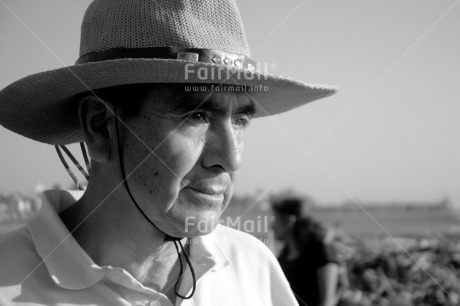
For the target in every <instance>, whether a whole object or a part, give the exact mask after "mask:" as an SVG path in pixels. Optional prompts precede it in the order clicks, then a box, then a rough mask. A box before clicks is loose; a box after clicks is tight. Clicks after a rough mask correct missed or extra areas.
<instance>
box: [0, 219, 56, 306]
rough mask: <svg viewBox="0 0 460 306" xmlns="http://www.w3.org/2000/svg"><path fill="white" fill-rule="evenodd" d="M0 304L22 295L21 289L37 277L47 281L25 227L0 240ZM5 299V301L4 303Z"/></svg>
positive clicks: (43, 268) (44, 270) (47, 276)
mask: <svg viewBox="0 0 460 306" xmlns="http://www.w3.org/2000/svg"><path fill="white" fill-rule="evenodd" d="M0 262H1V264H0V275H1V277H0V297H1V298H0V304H1V305H4V304H2V303H6V304H7V305H8V303H10V302H11V301H14V300H15V299H16V298H17V297H19V296H20V295H21V294H23V287H24V286H28V285H30V282H31V281H35V280H36V278H37V277H39V278H40V279H41V282H42V283H46V281H45V279H48V280H49V275H48V274H47V273H46V268H45V267H44V265H43V264H42V260H41V258H40V256H39V255H38V253H37V251H36V249H35V245H34V242H33V240H32V236H31V234H30V232H29V229H28V228H27V226H24V227H22V228H19V229H18V230H16V231H13V232H11V233H8V234H6V235H5V236H2V237H1V238H0ZM5 299H7V300H6V301H5Z"/></svg>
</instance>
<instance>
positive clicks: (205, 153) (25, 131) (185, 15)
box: [0, 0, 334, 306]
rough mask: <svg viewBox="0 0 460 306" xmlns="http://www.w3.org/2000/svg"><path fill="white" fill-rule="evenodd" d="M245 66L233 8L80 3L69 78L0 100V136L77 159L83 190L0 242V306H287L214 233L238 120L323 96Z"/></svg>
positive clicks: (15, 87)
mask: <svg viewBox="0 0 460 306" xmlns="http://www.w3.org/2000/svg"><path fill="white" fill-rule="evenodd" d="M256 66H257V64H256V63H255V62H254V61H253V60H252V59H251V58H250V57H249V49H248V46H247V42H246V38H245V35H244V30H243V26H242V22H241V19H240V16H239V12H238V10H237V8H236V4H235V3H234V2H233V1H231V0H220V1H216V0H202V1H192V0H188V1H187V0H183V1H170V0H169V1H167V0H163V1H152V0H119V1H113V0H96V1H94V2H93V3H92V4H91V5H90V7H89V8H88V10H87V12H86V14H85V18H84V20H83V25H82V36H81V49H80V58H79V59H78V61H77V64H76V65H74V66H71V67H66V68H61V69H57V70H53V71H47V72H43V73H40V74H36V75H32V76H29V77H26V78H24V79H22V80H19V81H17V82H15V83H13V84H11V85H10V86H8V87H7V88H5V89H3V90H2V91H1V92H0V123H1V124H2V125H3V126H5V127H6V128H8V129H10V130H12V131H15V132H17V133H19V134H22V135H24V136H26V137H29V138H32V139H34V140H37V141H41V142H45V143H49V144H53V145H64V144H69V143H74V142H81V141H84V142H85V143H86V146H87V148H88V151H89V155H90V157H91V165H90V175H89V181H88V186H87V189H86V191H85V192H84V193H83V192H81V191H48V192H45V194H44V200H43V205H42V209H41V211H40V212H39V213H38V215H37V216H36V217H34V218H33V219H32V220H31V221H30V222H29V224H28V225H27V227H24V228H22V229H20V230H18V231H16V232H14V233H12V234H10V235H8V236H6V237H3V238H2V240H1V241H0V262H1V265H0V304H1V305H87V304H88V305H89V304H91V305H204V306H205V305H213V306H215V305H297V303H296V301H295V297H294V295H293V293H292V292H291V290H290V288H289V284H288V283H287V281H286V279H285V277H284V275H283V273H282V271H281V269H280V267H279V265H278V263H277V262H276V259H275V258H274V257H273V255H272V254H271V253H270V251H269V250H268V249H267V248H266V247H265V246H264V245H263V244H262V243H261V242H259V241H258V240H257V239H255V238H253V237H251V236H250V235H247V234H244V233H241V232H238V231H235V230H231V229H229V228H226V227H223V226H220V225H218V220H219V217H220V215H221V213H222V211H223V209H225V207H226V206H227V205H228V203H229V201H230V198H231V195H232V192H233V188H232V186H233V179H234V174H235V173H236V172H237V170H238V169H239V167H240V164H241V160H242V153H243V135H244V131H245V128H246V127H247V124H248V123H249V121H250V120H251V119H252V118H253V117H262V116H267V115H272V114H276V113H280V112H283V111H287V110H289V109H292V108H294V107H297V106H300V105H302V104H305V103H307V102H310V101H312V100H315V99H319V98H322V97H325V96H328V95H330V94H332V93H333V92H334V90H333V89H332V88H329V87H324V86H323V87H321V86H314V85H308V84H304V83H301V82H298V81H295V80H291V79H288V78H283V77H277V76H271V75H264V74H262V73H260V72H257V71H255V67H256ZM197 84H201V85H202V86H197ZM192 85H193V86H192ZM257 86H265V87H266V88H268V91H267V92H260V91H257V92H256V91H252V89H253V88H255V87H257ZM193 88H199V90H195V89H193ZM190 238H193V239H190ZM184 245H185V247H184Z"/></svg>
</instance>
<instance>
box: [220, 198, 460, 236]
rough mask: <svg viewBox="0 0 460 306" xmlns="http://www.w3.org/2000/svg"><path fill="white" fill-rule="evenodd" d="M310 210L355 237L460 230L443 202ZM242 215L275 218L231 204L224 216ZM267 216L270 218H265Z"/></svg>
mask: <svg viewBox="0 0 460 306" xmlns="http://www.w3.org/2000/svg"><path fill="white" fill-rule="evenodd" d="M310 214H311V215H313V216H314V217H315V218H316V219H318V220H319V221H321V222H323V224H324V225H326V226H327V227H330V228H336V229H338V230H341V231H344V232H345V233H346V234H347V235H350V236H354V237H374V238H378V237H384V236H387V233H389V234H391V235H392V236H404V237H431V236H436V235H439V234H453V235H456V234H459V233H460V218H459V217H458V214H457V212H456V211H454V210H452V209H450V208H449V207H443V206H441V207H419V208H413V207H410V208H403V207H399V208H397V207H388V208H374V209H369V208H368V209H367V213H366V212H364V211H363V210H361V209H347V208H338V207H336V208H333V209H332V208H313V209H311V210H310ZM239 216H241V221H240V223H241V224H244V223H245V222H249V221H248V220H253V221H254V222H256V221H258V220H262V221H265V220H268V227H270V223H271V222H276V220H275V221H273V220H272V218H271V217H272V214H271V212H270V211H269V210H263V209H261V208H260V206H257V207H253V208H251V209H249V210H247V208H246V207H243V206H238V205H235V206H233V207H232V206H229V207H228V208H227V210H226V211H225V213H224V215H223V218H224V219H225V218H227V217H230V218H231V219H232V220H234V219H236V218H237V217H239ZM261 216H262V217H261ZM264 216H267V219H264V218H263V217H264ZM256 223H257V222H256ZM377 223H378V224H380V226H379V225H378V224H377ZM264 225H265V224H264ZM265 228H266V227H264V226H263V227H262V229H265ZM382 228H383V229H382ZM241 229H242V230H244V228H241ZM255 235H256V236H266V233H264V232H263V231H261V232H259V231H256V232H255Z"/></svg>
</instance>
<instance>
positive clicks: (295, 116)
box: [0, 0, 460, 305]
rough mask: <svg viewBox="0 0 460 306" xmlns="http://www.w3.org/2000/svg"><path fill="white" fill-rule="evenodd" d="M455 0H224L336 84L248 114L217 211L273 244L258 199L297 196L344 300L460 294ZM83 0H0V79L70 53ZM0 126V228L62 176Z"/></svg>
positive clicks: (459, 40)
mask: <svg viewBox="0 0 460 306" xmlns="http://www.w3.org/2000/svg"><path fill="white" fill-rule="evenodd" d="M458 2H459V1H447V0H443V1H435V0H425V1H418V0H406V1H375V0H361V1H358V0H348V1H294V0H287V1H267V0H264V1H262V0H251V1H243V0H237V3H238V5H239V8H240V11H241V13H242V18H243V21H244V24H245V27H246V32H247V37H248V41H249V43H250V46H251V50H252V57H253V58H254V59H256V60H257V61H258V62H260V63H263V64H264V65H263V67H266V68H267V69H268V71H269V72H270V73H274V74H278V75H284V76H289V77H293V78H296V79H299V80H302V81H305V82H307V83H314V84H329V85H335V86H337V87H338V88H339V92H338V93H337V94H336V95H335V96H332V97H329V98H326V99H324V100H319V101H316V102H313V103H312V104H309V105H306V106H304V107H301V108H299V109H297V110H296V111H293V112H289V113H285V114H280V115H277V116H273V117H270V118H265V119H260V120H254V121H253V123H251V126H250V128H249V129H248V130H247V136H246V151H245V158H244V165H243V167H242V170H241V171H240V173H239V176H238V180H237V182H236V195H235V197H234V199H233V203H232V205H231V206H230V207H229V209H227V211H226V212H225V214H224V216H223V220H226V218H227V217H229V218H231V220H232V222H230V224H228V222H227V223H226V224H227V225H230V226H234V227H239V229H242V230H245V228H244V226H243V225H244V224H245V223H244V222H245V221H247V220H249V221H252V222H259V221H260V222H261V223H258V224H261V226H260V227H259V229H254V230H248V231H249V232H251V233H252V234H254V235H256V236H257V237H259V238H260V239H261V240H263V241H264V242H265V243H267V244H268V245H269V246H270V247H271V248H272V249H273V250H274V251H275V252H276V249H277V247H276V243H275V242H274V241H273V239H272V238H271V234H270V228H271V226H270V222H273V220H272V219H271V217H272V213H271V210H270V199H271V198H273V197H276V196H280V195H289V196H292V195H295V196H299V197H302V198H304V199H307V200H306V201H305V203H306V206H307V209H306V211H307V213H308V214H311V215H313V216H315V218H317V219H318V220H320V221H321V222H322V223H324V224H325V225H326V226H327V227H328V228H329V229H330V230H331V231H332V232H333V235H334V237H336V238H334V239H335V240H334V241H336V242H337V245H339V247H340V248H342V251H343V253H344V254H345V255H344V259H343V260H344V262H345V263H347V271H348V272H347V273H348V274H349V275H350V285H349V288H350V290H349V291H350V296H351V297H352V298H353V299H354V301H355V302H354V304H353V305H397V303H401V305H412V304H413V305H458V303H459V302H458V301H459V300H458V294H460V290H458V288H457V287H455V285H454V283H456V282H458V276H459V274H458V273H459V272H458V269H457V267H458V266H459V265H460V264H457V263H460V259H459V258H458V256H459V255H458V250H459V248H460V245H459V244H458V242H457V236H458V233H459V232H460V220H459V217H458V211H459V209H460V188H459V187H460V186H459V182H460V159H459V158H458V156H460V136H459V131H460V120H459V118H460V103H459V98H460V86H459V80H460V59H459V57H458V54H460V35H459V34H458V32H459V29H460V5H458ZM89 3H90V1H88V0H80V1H71V0H37V1H26V0H0V37H1V48H0V71H1V73H0V88H4V87H5V86H7V85H8V84H10V83H12V82H14V81H16V80H18V79H20V78H22V77H25V76H27V75H29V74H32V73H37V72H41V71H45V70H50V69H55V68H59V67H64V66H68V65H72V64H73V63H74V62H75V60H76V59H77V58H78V48H79V30H80V24H81V20H82V17H83V14H84V11H85V9H86V7H87V6H88V4H89ZM31 103H33V101H31ZM0 140H1V142H0V157H1V159H0V173H1V174H0V234H1V233H5V232H8V231H11V230H13V229H15V228H17V227H18V226H22V225H23V224H24V222H26V220H27V219H28V218H29V217H30V216H31V215H33V213H34V212H36V211H37V210H38V209H39V206H40V200H39V195H40V193H41V192H42V191H43V190H45V189H49V188H65V189H68V188H73V186H72V181H71V180H70V178H69V177H68V174H67V173H66V171H65V170H64V168H63V167H62V165H61V163H60V161H59V159H58V158H57V154H56V152H55V149H54V148H53V147H52V146H49V145H45V144H41V143H38V142H34V141H31V140H29V139H26V138H24V137H22V136H19V135H16V134H14V133H12V132H10V131H8V130H6V129H5V128H0ZM74 149H75V148H74ZM264 217H267V219H264ZM236 218H239V219H236ZM235 220H240V221H238V222H240V223H239V225H238V222H237V221H235ZM264 222H265V223H268V224H265V223H264ZM224 223H225V222H224ZM246 224H249V223H246ZM254 224H256V223H254ZM246 229H248V228H246ZM382 254H387V255H385V256H384V255H382ZM382 256H383V257H382ZM401 256H402V257H401ZM382 258H383V259H382ZM420 262H423V264H421V263H420ZM390 263H391V264H390ZM389 266H391V267H392V268H388V267H389ZM385 267H386V268H385ZM421 267H423V269H422V268H421ZM392 269H393V270H392ZM411 269H412V270H411ZM400 270H401V271H412V272H411V273H409V272H408V274H407V275H406V274H404V273H403V274H404V276H401V273H400ZM369 271H371V272H369ZM395 271H399V272H395ZM414 271H416V272H417V273H418V272H420V276H417V277H418V278H416V279H415V276H414V275H418V274H417V273H416V272H414ZM426 271H428V272H429V273H428V274H427V273H426ZM372 273H374V274H372ZM382 273H383V275H384V276H382ZM398 273H399V274H398ZM409 274H410V275H412V276H413V277H412V278H411V277H409V276H408V275H409ZM430 275H431V277H430ZM365 277H367V278H365ZM364 283H371V285H370V286H367V287H366V286H364V285H363V284H364ZM376 288H377V289H378V290H377V289H376ZM366 303H367V304H366ZM385 303H387V304H385ZM404 303H406V304H404ZM424 303H426V304H424Z"/></svg>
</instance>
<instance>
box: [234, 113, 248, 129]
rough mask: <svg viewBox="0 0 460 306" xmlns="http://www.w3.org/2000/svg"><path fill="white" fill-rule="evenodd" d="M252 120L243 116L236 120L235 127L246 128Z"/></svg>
mask: <svg viewBox="0 0 460 306" xmlns="http://www.w3.org/2000/svg"><path fill="white" fill-rule="evenodd" d="M250 121H251V120H250V118H249V117H248V116H247V115H241V116H238V117H236V118H235V125H237V126H239V127H242V128H245V127H247V126H248V125H249V123H250Z"/></svg>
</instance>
